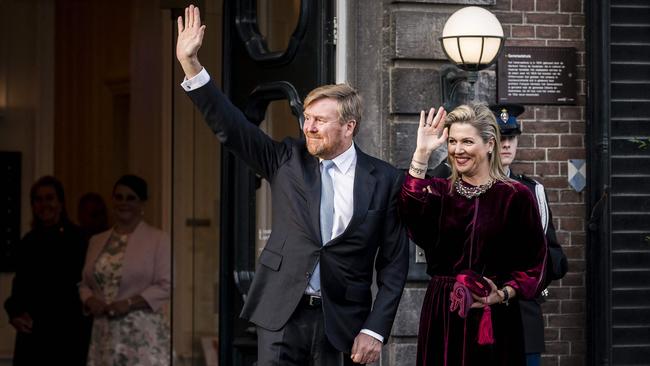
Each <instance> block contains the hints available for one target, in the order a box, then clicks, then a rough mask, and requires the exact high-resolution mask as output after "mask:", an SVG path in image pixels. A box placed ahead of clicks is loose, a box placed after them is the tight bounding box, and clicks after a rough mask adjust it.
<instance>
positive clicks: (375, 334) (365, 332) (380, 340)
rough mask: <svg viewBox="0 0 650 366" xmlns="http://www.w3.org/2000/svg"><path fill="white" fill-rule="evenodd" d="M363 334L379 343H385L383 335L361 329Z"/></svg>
mask: <svg viewBox="0 0 650 366" xmlns="http://www.w3.org/2000/svg"><path fill="white" fill-rule="evenodd" d="M361 333H363V334H367V335H369V336H371V337H372V338H374V339H376V340H378V341H379V342H381V343H384V337H382V336H381V335H379V334H377V333H375V332H373V331H372V330H370V329H361Z"/></svg>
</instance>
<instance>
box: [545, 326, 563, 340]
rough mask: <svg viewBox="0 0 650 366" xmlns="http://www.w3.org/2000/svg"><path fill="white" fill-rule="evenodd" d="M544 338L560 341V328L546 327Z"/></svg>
mask: <svg viewBox="0 0 650 366" xmlns="http://www.w3.org/2000/svg"><path fill="white" fill-rule="evenodd" d="M544 339H545V340H546V341H547V342H548V341H558V340H560V329H558V328H545V329H544Z"/></svg>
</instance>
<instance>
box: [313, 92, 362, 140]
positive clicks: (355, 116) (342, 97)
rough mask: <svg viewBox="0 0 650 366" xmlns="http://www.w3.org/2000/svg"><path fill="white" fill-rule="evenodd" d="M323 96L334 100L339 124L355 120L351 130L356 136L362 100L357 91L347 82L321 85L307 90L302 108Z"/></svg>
mask: <svg viewBox="0 0 650 366" xmlns="http://www.w3.org/2000/svg"><path fill="white" fill-rule="evenodd" d="M325 98H331V99H334V100H336V102H337V105H338V113H339V120H340V121H339V122H340V123H341V124H345V123H347V122H348V121H351V120H354V121H356V124H355V126H354V131H353V136H356V135H357V132H359V124H360V123H361V113H362V112H361V103H362V101H361V96H360V95H359V93H357V91H356V90H355V89H354V88H352V87H351V86H350V85H348V84H331V85H323V86H320V87H318V88H316V89H314V90H312V91H311V92H309V94H308V95H307V97H306V98H305V102H304V108H305V109H307V107H309V105H310V104H312V103H314V102H315V101H317V100H321V99H325Z"/></svg>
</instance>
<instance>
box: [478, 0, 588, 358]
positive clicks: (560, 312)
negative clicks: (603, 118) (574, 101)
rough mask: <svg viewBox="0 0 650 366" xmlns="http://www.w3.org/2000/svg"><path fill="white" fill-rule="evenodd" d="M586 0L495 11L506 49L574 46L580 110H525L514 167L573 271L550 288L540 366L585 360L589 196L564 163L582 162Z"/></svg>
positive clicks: (522, 0) (533, 0)
mask: <svg viewBox="0 0 650 366" xmlns="http://www.w3.org/2000/svg"><path fill="white" fill-rule="evenodd" d="M583 6H584V4H583V1H581V0H497V3H496V5H495V6H494V7H491V8H490V10H491V11H493V12H494V13H495V15H496V16H497V17H498V18H499V20H500V21H501V22H502V24H503V28H504V31H505V34H506V36H507V37H508V40H507V42H506V46H537V47H543V46H549V47H575V48H576V49H577V51H578V53H577V73H578V79H579V80H578V88H577V90H578V105H577V106H561V107H557V106H540V105H535V106H532V105H531V106H526V112H525V113H524V115H522V116H521V118H520V120H521V122H522V128H523V135H522V136H521V139H520V143H519V146H520V150H519V153H518V156H517V158H518V160H519V163H518V164H516V165H515V166H514V167H513V168H514V169H515V170H516V171H518V172H523V173H525V174H528V175H531V176H533V177H535V179H538V180H539V181H540V182H542V183H543V184H544V186H545V187H546V191H547V193H548V198H549V201H550V206H551V210H552V212H553V221H554V224H555V227H556V229H557V234H558V239H559V241H560V243H561V244H562V246H563V248H564V251H565V253H566V255H567V257H568V258H569V273H567V275H566V276H565V277H564V278H563V279H562V280H561V281H556V282H554V283H553V284H551V287H550V288H549V296H548V298H547V299H548V300H547V302H546V303H545V304H544V305H543V306H542V308H543V310H544V319H545V322H546V353H545V354H544V355H543V365H560V366H568V365H583V364H584V361H585V351H586V346H585V237H586V236H585V217H586V212H585V194H584V193H576V192H575V191H573V190H572V189H571V188H570V187H569V185H568V183H567V159H585V108H584V106H585V65H584V60H585V42H584V33H585V27H584V25H585V16H584V11H583Z"/></svg>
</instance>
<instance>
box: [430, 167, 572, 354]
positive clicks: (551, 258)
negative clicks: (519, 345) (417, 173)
mask: <svg viewBox="0 0 650 366" xmlns="http://www.w3.org/2000/svg"><path fill="white" fill-rule="evenodd" d="M428 173H429V175H431V176H433V177H442V178H447V177H449V176H450V175H451V168H450V167H449V165H447V163H446V161H443V162H442V163H440V165H438V166H437V167H435V168H434V169H433V170H431V171H429V172H428ZM510 178H512V179H514V180H516V181H518V182H521V183H523V184H524V185H525V186H526V187H528V189H529V190H530V191H531V192H533V195H534V196H535V200H539V199H540V198H541V197H538V195H537V194H536V188H535V187H536V186H537V185H540V186H541V184H540V183H538V182H536V181H535V180H533V179H531V178H529V177H527V176H525V175H523V174H520V175H516V174H513V173H512V170H511V171H510ZM541 188H542V190H543V187H541ZM543 199H544V200H545V202H548V200H547V199H546V196H544V197H543ZM547 213H548V216H547V220H548V223H547V227H546V244H547V248H548V256H547V258H548V261H547V263H546V271H545V274H544V287H542V288H545V287H546V286H548V285H549V284H550V283H551V281H553V280H559V279H560V278H562V277H564V274H566V272H567V270H568V262H567V258H566V256H565V255H564V252H563V251H562V247H561V246H560V243H558V241H557V236H556V235H555V226H554V225H553V215H552V214H551V210H550V209H548V212H547ZM540 215H541V213H540ZM542 303H544V298H543V297H542V296H537V298H535V299H533V300H521V299H520V300H519V308H520V310H521V320H522V324H523V328H524V329H523V331H524V343H525V350H526V353H542V352H544V317H543V316H542V308H541V306H540V305H541V304H542Z"/></svg>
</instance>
